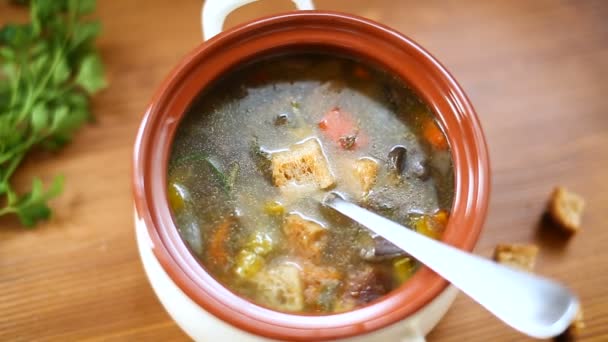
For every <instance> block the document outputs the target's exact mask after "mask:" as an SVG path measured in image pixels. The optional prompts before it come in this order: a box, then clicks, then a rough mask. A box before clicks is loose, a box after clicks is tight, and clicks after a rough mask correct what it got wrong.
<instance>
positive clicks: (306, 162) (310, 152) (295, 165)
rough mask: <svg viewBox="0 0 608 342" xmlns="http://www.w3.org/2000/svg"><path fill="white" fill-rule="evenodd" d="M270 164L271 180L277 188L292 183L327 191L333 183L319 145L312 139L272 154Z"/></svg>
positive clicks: (332, 177)
mask: <svg viewBox="0 0 608 342" xmlns="http://www.w3.org/2000/svg"><path fill="white" fill-rule="evenodd" d="M271 164H272V180H273V183H274V185H275V186H278V187H282V186H285V185H287V184H289V183H292V182H294V183H296V184H300V185H310V184H313V185H315V186H316V187H317V188H320V189H327V188H329V187H331V186H333V185H334V183H335V178H334V175H333V174H332V172H331V170H330V168H329V163H328V162H327V158H326V157H325V155H324V154H323V150H322V148H321V144H320V143H319V141H318V140H317V139H314V138H311V139H308V140H306V141H304V142H301V143H297V144H294V145H292V146H291V147H290V148H289V149H288V150H285V151H279V152H275V153H272V156H271Z"/></svg>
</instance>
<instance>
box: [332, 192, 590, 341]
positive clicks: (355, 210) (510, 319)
mask: <svg viewBox="0 0 608 342" xmlns="http://www.w3.org/2000/svg"><path fill="white" fill-rule="evenodd" d="M323 204H324V205H326V206H328V207H331V208H333V209H335V210H337V211H338V212H340V213H342V214H343V215H345V216H347V217H350V218H351V219H353V220H355V221H356V222H358V223H360V224H361V225H363V226H365V227H367V228H368V229H369V230H371V231H373V232H374V233H376V234H378V235H380V236H382V237H384V238H385V239H387V240H389V241H390V242H392V243H393V244H395V245H396V246H397V247H399V248H401V249H403V250H404V251H405V252H407V253H408V254H410V255H411V256H412V257H414V258H416V259H417V260H418V261H420V262H421V263H423V264H425V265H426V266H428V267H429V268H430V269H432V270H433V271H435V272H437V274H439V275H440V276H441V277H443V278H444V279H446V280H447V281H449V282H450V283H452V284H453V285H454V286H456V287H457V288H459V289H460V290H462V292H464V293H466V294H467V295H468V296H469V297H471V298H472V299H474V300H475V301H476V302H478V303H479V304H481V306H483V307H485V308H486V309H487V310H488V311H490V312H491V313H492V314H494V315H495V316H496V317H498V318H499V319H500V320H502V321H503V322H505V323H506V324H508V325H509V326H511V327H513V328H514V329H516V330H519V331H521V332H522V333H524V334H527V335H529V336H532V337H536V338H550V337H554V336H557V335H559V334H561V333H562V332H564V331H565V330H566V328H567V327H568V325H569V324H570V322H571V321H572V319H573V318H574V315H575V314H576V311H577V310H578V306H579V303H578V300H577V298H576V297H575V296H574V295H573V294H572V293H571V292H570V291H569V290H568V289H566V288H565V287H563V286H562V285H560V284H558V283H556V282H554V281H552V280H549V279H546V278H543V277H539V276H536V275H533V274H530V273H526V272H520V271H516V270H514V269H511V268H508V267H505V266H502V265H499V264H497V263H495V262H492V261H489V260H486V259H483V258H481V257H478V256H475V255H473V254H469V253H466V252H463V251H461V250H459V249H457V248H454V247H452V246H449V245H447V244H444V243H442V242H439V241H436V240H433V239H430V238H428V237H426V236H424V235H422V234H418V233H416V232H414V231H413V230H411V229H408V228H406V227H404V226H401V225H399V224H397V223H395V222H393V221H391V220H388V219H386V218H384V217H382V216H379V215H377V214H374V213H372V212H371V211H368V210H366V209H363V208H361V207H359V206H357V205H355V204H353V203H350V202H348V201H346V200H344V199H343V198H341V197H340V196H339V195H337V194H333V193H332V194H330V195H329V196H327V197H326V198H325V200H324V201H323Z"/></svg>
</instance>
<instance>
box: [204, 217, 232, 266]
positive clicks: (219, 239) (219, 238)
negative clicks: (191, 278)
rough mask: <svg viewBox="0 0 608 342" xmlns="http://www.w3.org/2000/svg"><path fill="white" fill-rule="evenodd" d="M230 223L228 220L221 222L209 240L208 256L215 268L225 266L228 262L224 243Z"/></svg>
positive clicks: (226, 239) (227, 236) (228, 232)
mask: <svg viewBox="0 0 608 342" xmlns="http://www.w3.org/2000/svg"><path fill="white" fill-rule="evenodd" d="M232 223H233V220H232V219H230V218H229V219H226V220H224V221H222V223H220V225H219V226H218V227H217V228H216V229H215V231H214V232H213V234H212V235H211V238H210V239H209V256H210V257H211V261H212V262H213V263H214V264H215V265H216V266H222V265H226V264H227V262H228V251H226V241H228V238H229V234H230V227H231V226H232Z"/></svg>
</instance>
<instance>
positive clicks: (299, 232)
mask: <svg viewBox="0 0 608 342" xmlns="http://www.w3.org/2000/svg"><path fill="white" fill-rule="evenodd" d="M283 233H285V236H286V237H287V242H288V243H289V246H290V247H291V248H293V250H294V251H295V253H296V254H297V255H299V256H301V257H304V258H307V259H309V260H311V261H313V262H318V261H319V260H320V259H321V256H322V253H323V249H324V248H325V246H326V245H327V230H326V229H325V228H324V227H323V226H321V225H320V224H318V223H317V222H314V221H311V220H307V219H305V218H303V217H302V216H301V215H299V214H295V213H292V214H289V215H287V217H285V221H284V222H283Z"/></svg>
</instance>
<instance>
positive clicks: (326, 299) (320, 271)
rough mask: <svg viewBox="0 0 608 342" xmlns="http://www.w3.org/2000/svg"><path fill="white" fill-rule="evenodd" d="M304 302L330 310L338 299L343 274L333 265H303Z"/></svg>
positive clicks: (316, 307) (317, 307)
mask: <svg viewBox="0 0 608 342" xmlns="http://www.w3.org/2000/svg"><path fill="white" fill-rule="evenodd" d="M302 266H303V267H302V273H301V274H302V282H303V283H304V292H303V295H304V302H305V303H306V304H307V305H309V306H311V307H313V308H315V309H317V310H321V311H330V310H331V309H332V308H333V306H334V304H335V300H336V296H337V294H338V290H339V287H340V285H341V280H342V278H343V275H342V274H341V273H340V272H339V271H338V270H337V269H336V268H334V267H332V266H318V265H315V264H313V263H310V262H307V263H303V265H302Z"/></svg>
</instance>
